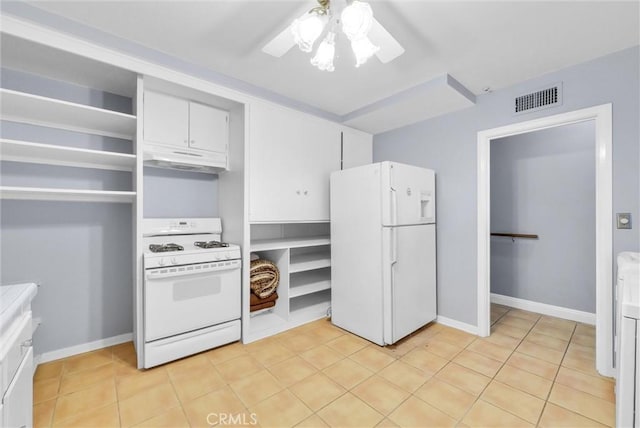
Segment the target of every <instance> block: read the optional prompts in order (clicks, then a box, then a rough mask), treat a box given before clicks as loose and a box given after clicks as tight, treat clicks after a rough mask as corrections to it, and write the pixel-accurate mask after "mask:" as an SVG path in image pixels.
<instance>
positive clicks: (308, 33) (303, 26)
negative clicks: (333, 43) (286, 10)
mask: <svg viewBox="0 0 640 428" xmlns="http://www.w3.org/2000/svg"><path fill="white" fill-rule="evenodd" d="M326 23H327V19H326V17H325V16H320V15H318V14H317V13H307V14H305V15H304V16H302V17H300V18H298V19H296V20H295V21H293V24H292V25H291V33H292V34H293V39H294V40H295V42H296V44H297V45H298V47H299V48H300V50H301V51H303V52H311V49H312V48H313V43H314V42H315V41H316V39H317V38H318V37H320V34H322V30H324V26H325V25H326Z"/></svg>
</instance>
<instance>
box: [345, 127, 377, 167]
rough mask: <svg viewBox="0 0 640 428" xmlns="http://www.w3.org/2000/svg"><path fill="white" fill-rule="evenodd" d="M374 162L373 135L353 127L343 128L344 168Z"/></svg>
mask: <svg viewBox="0 0 640 428" xmlns="http://www.w3.org/2000/svg"><path fill="white" fill-rule="evenodd" d="M372 162H373V136H372V135H371V134H367V133H366V132H362V131H359V130H357V129H353V128H347V127H343V128H342V169H347V168H353V167H354V166H360V165H367V164H370V163H372Z"/></svg>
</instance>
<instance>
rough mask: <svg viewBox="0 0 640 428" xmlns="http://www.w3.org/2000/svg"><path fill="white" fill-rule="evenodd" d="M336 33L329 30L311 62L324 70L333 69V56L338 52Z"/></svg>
mask: <svg viewBox="0 0 640 428" xmlns="http://www.w3.org/2000/svg"><path fill="white" fill-rule="evenodd" d="M335 37H336V35H335V33H332V32H329V33H328V34H327V37H325V38H324V40H323V41H322V43H320V46H318V50H317V51H316V54H315V56H314V57H313V58H311V64H312V65H314V66H316V67H318V68H319V69H320V70H323V71H333V70H335V68H334V67H333V58H334V56H335V54H336V44H335Z"/></svg>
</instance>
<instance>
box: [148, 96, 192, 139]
mask: <svg viewBox="0 0 640 428" xmlns="http://www.w3.org/2000/svg"><path fill="white" fill-rule="evenodd" d="M143 135H144V139H145V141H146V142H148V143H157V144H167V145H172V146H182V147H186V146H188V144H189V141H188V139H189V102H188V101H187V100H183V99H180V98H176V97H172V96H169V95H165V94H159V93H157V92H151V91H147V92H145V93H144V129H143Z"/></svg>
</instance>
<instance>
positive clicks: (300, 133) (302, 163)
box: [249, 102, 340, 222]
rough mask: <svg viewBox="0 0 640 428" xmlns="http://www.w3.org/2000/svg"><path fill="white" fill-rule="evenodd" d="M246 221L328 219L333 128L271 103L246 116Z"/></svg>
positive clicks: (335, 156) (336, 153)
mask: <svg viewBox="0 0 640 428" xmlns="http://www.w3.org/2000/svg"><path fill="white" fill-rule="evenodd" d="M249 120H250V131H249V132H250V135H249V139H250V149H249V186H250V187H249V189H250V190H249V194H250V197H249V212H250V215H249V218H250V220H251V221H253V222H287V221H327V220H329V174H330V172H331V171H335V170H337V169H340V129H339V126H338V125H337V124H334V123H331V122H329V121H325V120H322V119H319V118H316V117H314V116H310V115H307V114H304V113H300V112H297V111H295V110H290V109H286V108H283V107H280V106H276V105H274V104H269V103H263V102H255V103H252V105H251V111H250V119H249Z"/></svg>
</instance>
